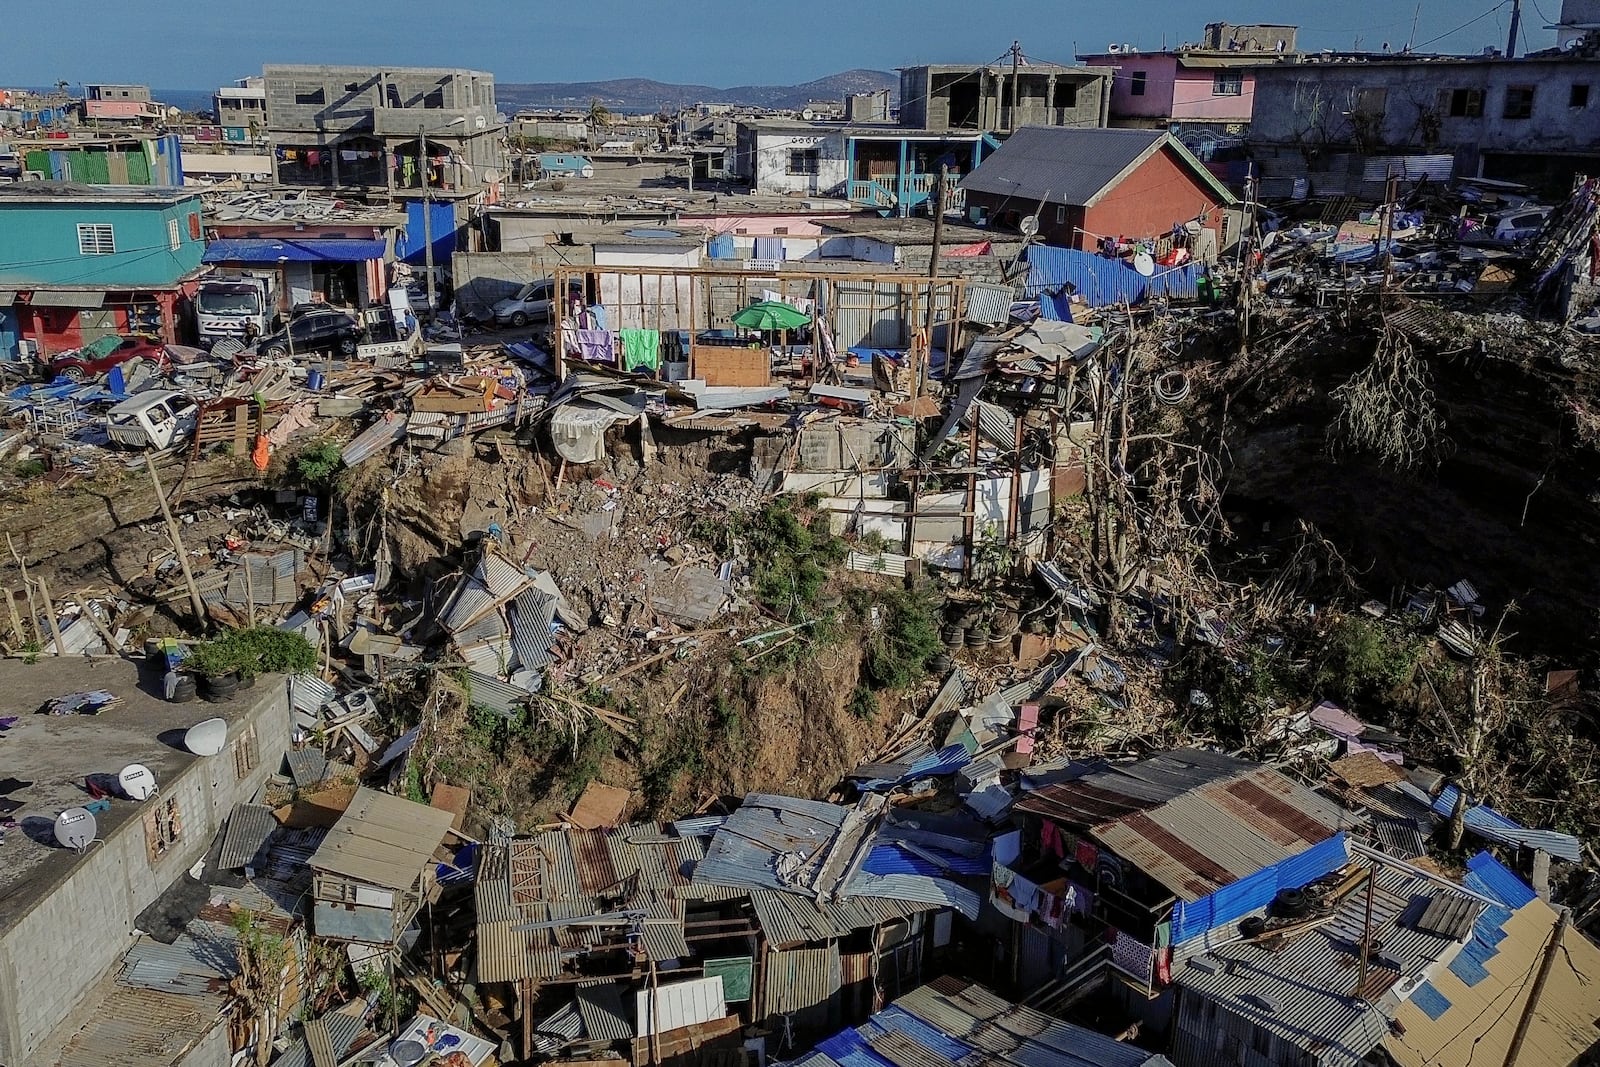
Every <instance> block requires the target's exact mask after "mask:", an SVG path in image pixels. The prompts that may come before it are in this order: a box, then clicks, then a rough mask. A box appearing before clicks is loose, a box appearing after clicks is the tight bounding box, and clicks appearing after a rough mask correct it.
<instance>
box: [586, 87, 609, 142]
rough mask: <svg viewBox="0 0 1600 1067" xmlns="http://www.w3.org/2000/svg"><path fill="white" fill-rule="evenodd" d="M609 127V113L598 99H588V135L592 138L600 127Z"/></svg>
mask: <svg viewBox="0 0 1600 1067" xmlns="http://www.w3.org/2000/svg"><path fill="white" fill-rule="evenodd" d="M609 125H611V111H610V109H608V108H607V107H606V106H605V105H604V104H602V103H601V102H600V98H599V97H593V96H591V97H590V98H589V134H590V138H591V139H593V136H594V134H595V132H596V131H597V130H599V129H600V127H601V126H609Z"/></svg>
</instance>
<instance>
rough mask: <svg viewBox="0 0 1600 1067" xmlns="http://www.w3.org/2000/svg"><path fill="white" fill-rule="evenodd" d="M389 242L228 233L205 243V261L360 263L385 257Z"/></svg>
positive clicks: (203, 258)
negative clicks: (226, 235)
mask: <svg viewBox="0 0 1600 1067" xmlns="http://www.w3.org/2000/svg"><path fill="white" fill-rule="evenodd" d="M386 248H387V245H386V243H385V242H383V241H378V240H361V239H356V238H345V237H307V238H305V239H303V240H297V241H280V240H274V239H271V238H262V237H228V238H224V239H222V240H220V241H212V242H211V243H210V244H208V245H206V251H205V255H204V256H203V257H201V258H202V260H203V261H204V262H206V263H276V262H278V261H279V260H280V259H282V260H287V261H288V262H290V263H361V262H364V261H366V260H369V259H382V258H383V253H384V251H385V249H386Z"/></svg>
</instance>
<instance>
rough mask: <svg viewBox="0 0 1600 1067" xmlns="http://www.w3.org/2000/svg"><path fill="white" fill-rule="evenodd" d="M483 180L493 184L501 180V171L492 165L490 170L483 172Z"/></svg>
mask: <svg viewBox="0 0 1600 1067" xmlns="http://www.w3.org/2000/svg"><path fill="white" fill-rule="evenodd" d="M483 180H484V181H485V182H488V183H489V184H491V185H492V184H494V183H495V182H497V181H499V180H500V172H499V171H497V170H495V169H494V168H493V167H490V168H489V169H488V170H486V171H484V172H483Z"/></svg>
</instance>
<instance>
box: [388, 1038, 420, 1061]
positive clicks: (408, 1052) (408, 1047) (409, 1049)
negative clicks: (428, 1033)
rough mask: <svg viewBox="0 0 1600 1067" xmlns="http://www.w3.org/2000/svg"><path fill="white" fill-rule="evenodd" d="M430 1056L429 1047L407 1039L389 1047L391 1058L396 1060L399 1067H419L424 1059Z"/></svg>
mask: <svg viewBox="0 0 1600 1067" xmlns="http://www.w3.org/2000/svg"><path fill="white" fill-rule="evenodd" d="M427 1054H428V1046H426V1045H424V1044H423V1043H422V1042H420V1041H412V1040H411V1039H409V1038H407V1039H405V1040H403V1041H396V1042H395V1043H394V1044H392V1045H390V1046H389V1058H390V1059H392V1060H394V1062H395V1063H396V1064H397V1065H398V1067H417V1064H419V1063H421V1062H422V1058H423V1057H424V1056H426V1055H427Z"/></svg>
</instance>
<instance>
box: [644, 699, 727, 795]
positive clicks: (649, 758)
mask: <svg viewBox="0 0 1600 1067" xmlns="http://www.w3.org/2000/svg"><path fill="white" fill-rule="evenodd" d="M643 741H644V744H643V746H642V749H643V750H642V751H641V752H640V770H639V784H640V787H641V792H642V793H643V798H642V799H643V800H644V807H645V811H647V812H648V813H649V814H651V815H652V816H653V815H656V814H659V813H660V811H661V809H662V808H663V807H665V805H666V803H667V801H668V800H670V799H671V798H672V791H673V790H674V789H675V788H676V787H677V784H678V780H679V779H680V778H681V777H683V776H685V775H687V776H688V777H690V778H699V777H702V776H703V775H704V774H705V773H706V769H707V764H706V755H707V753H708V751H709V750H710V747H711V745H710V742H711V738H710V737H709V736H707V731H706V728H705V724H704V723H703V722H701V721H700V719H699V718H698V717H696V716H694V715H680V716H677V717H675V718H673V719H670V720H668V719H665V718H658V719H655V720H653V721H652V722H651V723H650V725H649V729H648V730H647V732H646V733H645V736H644V738H643Z"/></svg>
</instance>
